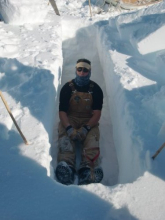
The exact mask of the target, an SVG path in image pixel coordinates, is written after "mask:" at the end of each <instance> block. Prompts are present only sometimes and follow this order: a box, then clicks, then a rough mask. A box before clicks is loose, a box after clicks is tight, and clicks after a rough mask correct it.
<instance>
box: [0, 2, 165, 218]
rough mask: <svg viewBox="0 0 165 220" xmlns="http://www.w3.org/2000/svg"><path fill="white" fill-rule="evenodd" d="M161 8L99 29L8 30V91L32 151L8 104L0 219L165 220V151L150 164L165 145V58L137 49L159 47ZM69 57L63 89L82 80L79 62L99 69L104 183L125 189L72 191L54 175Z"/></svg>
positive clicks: (4, 77)
mask: <svg viewBox="0 0 165 220" xmlns="http://www.w3.org/2000/svg"><path fill="white" fill-rule="evenodd" d="M70 2H71V1H66V2H64V3H63V4H64V5H66V3H68V7H69V5H70ZM76 2H78V3H80V2H81V3H84V1H72V3H76ZM64 5H62V1H61V7H62V6H63V9H65V7H64ZM73 5H74V4H73ZM160 5H161V7H160V6H153V7H150V8H149V9H147V10H141V11H139V12H133V13H128V14H127V13H126V14H124V15H121V16H118V17H114V18H111V19H110V20H109V21H107V20H104V21H102V20H101V19H100V21H98V22H95V23H94V21H91V22H89V21H88V22H87V20H86V19H82V18H81V19H78V18H76V19H75V18H73V17H70V16H67V17H66V16H64V17H63V18H62V23H61V22H60V20H59V18H58V17H55V19H53V17H54V14H51V15H50V18H49V19H50V20H49V22H47V23H45V24H40V25H32V24H26V25H23V26H17V27H14V26H10V25H5V24H3V23H0V33H1V34H0V50H1V53H0V56H1V57H0V88H1V90H2V91H3V94H4V96H5V98H6V100H7V102H8V104H9V106H10V108H11V110H12V112H13V115H14V116H15V118H16V120H17V122H18V124H19V126H20V128H21V130H22V131H23V133H24V135H25V136H26V138H27V140H28V141H29V143H30V145H28V146H26V145H24V144H23V143H22V139H21V137H20V136H19V134H18V132H17V130H16V128H15V126H14V125H13V123H12V121H11V119H10V117H9V115H8V113H7V111H6V109H5V107H4V105H3V103H2V102H1V100H0V147H1V154H0V181H1V187H0V195H1V198H0V219H2V220H4V219H17V220H19V219H20V220H22V219H35V220H36V219H42V220H44V219H45V220H47V219H50V220H51V219H55V218H56V219H75V220H77V219H83V220H86V219H98V220H100V219H106V220H109V219H115V220H121V219H122V220H128V219H131V220H132V219H140V220H155V219H157V220H162V219H164V216H165V199H164V193H165V192H164V191H165V183H164V179H165V175H164V165H165V164H164V163H165V162H164V156H165V151H162V152H161V153H160V155H159V156H158V157H157V158H156V160H155V161H152V160H151V159H150V158H151V155H152V154H153V153H154V152H155V151H156V149H157V148H158V147H159V146H160V145H161V144H162V143H163V142H164V132H165V123H164V121H165V120H164V119H165V113H164V107H165V103H164V95H165V88H164V81H163V77H164V74H163V71H158V69H159V70H163V69H164V62H163V54H164V51H163V50H162V51H155V52H154V54H148V53H149V52H147V51H148V48H146V49H145V50H144V52H145V53H144V54H145V55H143V54H141V53H140V52H139V48H138V46H137V45H139V43H140V42H142V40H143V38H144V39H145V38H146V37H148V39H149V42H150V44H149V46H148V47H152V46H153V40H155V38H154V37H153V36H155V35H154V32H155V31H156V30H158V29H159V28H161V27H162V26H163V22H164V20H163V19H164V8H165V7H164V3H162V4H160ZM80 8H81V10H82V13H81V15H85V12H86V11H85V10H86V9H84V8H83V7H80ZM83 9H84V10H83ZM66 10H67V9H65V10H63V13H65V12H67V11H66ZM69 10H70V11H71V7H69ZM73 11H74V13H77V12H76V10H73ZM78 12H80V11H78ZM101 17H102V16H101ZM93 20H94V19H93ZM97 20H99V18H98V17H97ZM148 22H149V23H150V25H147V24H148ZM61 28H62V34H61ZM142 30H143V31H142ZM145 31H146V32H145ZM152 33H153V34H152ZM62 40H63V46H62V45H61V41H62ZM157 41H159V36H158V35H157ZM61 48H62V50H63V58H64V62H63V73H62V84H64V83H65V82H66V81H67V80H69V79H71V78H73V77H74V65H75V62H76V60H77V59H78V58H79V57H82V56H85V57H87V58H89V59H91V61H92V79H93V80H95V81H96V82H97V83H99V84H100V86H101V87H102V89H103V91H104V107H103V113H102V118H101V121H100V131H101V140H100V146H101V156H102V166H103V169H104V172H105V176H104V180H103V184H106V185H113V184H116V183H117V178H118V183H120V184H118V185H115V186H113V187H112V186H111V187H110V186H105V185H103V184H91V185H88V186H81V187H77V186H69V187H66V186H63V185H61V184H58V183H57V182H56V181H54V180H53V179H52V178H49V177H48V176H47V175H51V177H53V170H52V169H51V167H50V160H51V157H50V151H51V155H52V156H53V163H52V164H53V166H54V165H55V163H56V156H57V152H56V151H57V122H58V116H57V115H58V114H57V111H58V93H59V88H60V87H61V70H62V54H61ZM160 48H161V46H160ZM160 52H161V56H160ZM158 60H159V61H160V60H162V61H161V62H157V61H158ZM160 64H161V65H160ZM54 124H55V128H54V134H52V133H53V125H54ZM53 138H54V143H53V144H52V147H51V142H52V139H53ZM114 146H115V147H114ZM50 147H51V150H50ZM118 169H119V171H118ZM121 183H124V184H121Z"/></svg>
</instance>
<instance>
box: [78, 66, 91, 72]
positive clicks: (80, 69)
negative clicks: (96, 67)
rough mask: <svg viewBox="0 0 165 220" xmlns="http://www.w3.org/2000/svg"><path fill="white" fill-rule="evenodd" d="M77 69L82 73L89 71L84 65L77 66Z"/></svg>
mask: <svg viewBox="0 0 165 220" xmlns="http://www.w3.org/2000/svg"><path fill="white" fill-rule="evenodd" d="M77 71H78V72H81V71H83V72H84V73H88V72H89V70H88V69H87V68H85V67H78V68H77Z"/></svg>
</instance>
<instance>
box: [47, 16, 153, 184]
mask: <svg viewBox="0 0 165 220" xmlns="http://www.w3.org/2000/svg"><path fill="white" fill-rule="evenodd" d="M70 22H71V19H68V21H67V18H64V19H63V20H62V39H63V43H62V50H63V68H62V69H63V70H62V78H61V86H60V88H61V87H62V86H63V85H64V84H65V83H66V82H67V81H69V80H71V79H73V78H74V77H75V75H74V74H75V72H74V70H75V63H76V61H77V60H78V59H79V58H87V59H89V60H90V61H91V64H92V75H91V79H92V80H93V81H95V82H96V83H98V84H99V85H100V87H101V88H102V90H103V93H104V104H103V109H102V116H101V120H100V126H99V127H100V134H101V135H100V151H101V166H102V167H103V170H104V179H103V181H102V183H103V184H105V185H115V184H117V183H128V182H129V183H130V182H133V181H134V180H136V179H137V178H138V177H139V176H141V175H142V174H143V172H144V170H145V169H146V165H145V163H146V161H147V157H148V156H149V155H148V156H147V154H146V155H145V157H146V158H143V157H142V156H141V153H142V144H141V140H140V139H139V138H138V137H136V136H135V134H134V128H135V122H134V118H133V116H132V115H131V102H130V100H129V97H127V96H128V95H127V90H125V89H124V87H123V85H122V83H121V76H120V75H119V74H118V71H120V70H119V67H118V66H117V65H116V64H115V62H114V60H115V59H114V56H117V55H116V53H115V51H113V48H112V43H114V42H115V41H114V42H112V39H113V38H114V39H115V40H116V39H117V38H116V37H115V34H116V31H115V30H112V28H110V22H108V21H99V22H96V23H94V24H93V23H90V22H89V21H88V22H87V21H85V22H84V23H83V24H82V25H81V26H80V23H82V22H80V21H79V19H77V20H75V19H73V20H72V23H70ZM114 27H115V25H114ZM110 32H111V33H112V34H111V35H110ZM109 35H110V36H111V37H110V38H108V36H109ZM116 42H117V41H116ZM120 44H121V42H120V41H119V42H118V45H119V46H120ZM57 100H58V98H57ZM56 119H57V120H56V126H55V129H56V131H57V124H58V121H59V119H58V118H57V117H56ZM56 131H55V132H54V134H56V135H55V138H54V144H53V145H52V146H57V145H58V141H57V132H56ZM51 152H52V153H51V155H52V158H53V161H52V166H53V168H55V167H56V157H57V148H55V147H52V149H51Z"/></svg>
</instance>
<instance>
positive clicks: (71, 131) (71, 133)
mask: <svg viewBox="0 0 165 220" xmlns="http://www.w3.org/2000/svg"><path fill="white" fill-rule="evenodd" d="M66 133H67V135H68V137H69V138H70V139H71V140H72V141H75V140H77V130H76V129H75V128H73V127H72V125H69V126H68V127H67V128H66Z"/></svg>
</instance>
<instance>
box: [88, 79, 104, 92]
mask: <svg viewBox="0 0 165 220" xmlns="http://www.w3.org/2000/svg"><path fill="white" fill-rule="evenodd" d="M90 84H93V87H94V89H98V90H101V91H102V89H101V87H100V86H99V85H98V84H97V83H96V82H94V81H93V80H90Z"/></svg>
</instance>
